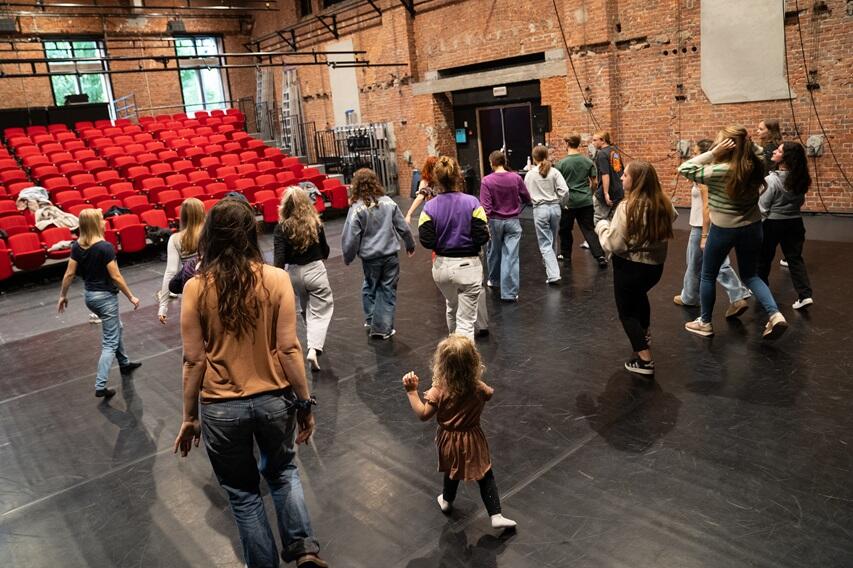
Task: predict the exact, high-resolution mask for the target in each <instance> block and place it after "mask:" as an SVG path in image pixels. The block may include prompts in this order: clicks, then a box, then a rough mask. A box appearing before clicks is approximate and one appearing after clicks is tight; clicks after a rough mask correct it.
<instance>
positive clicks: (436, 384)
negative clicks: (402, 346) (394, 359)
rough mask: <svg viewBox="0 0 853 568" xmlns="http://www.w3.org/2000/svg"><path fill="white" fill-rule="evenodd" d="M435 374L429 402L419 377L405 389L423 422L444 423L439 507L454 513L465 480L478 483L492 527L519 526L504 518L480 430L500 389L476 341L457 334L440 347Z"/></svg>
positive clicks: (407, 379) (439, 439) (410, 377)
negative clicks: (491, 381)
mask: <svg viewBox="0 0 853 568" xmlns="http://www.w3.org/2000/svg"><path fill="white" fill-rule="evenodd" d="M432 373H433V380H432V388H431V389H429V390H428V391H427V392H425V393H424V400H425V401H426V404H424V402H423V401H422V400H421V398H420V396H419V395H418V376H417V375H415V373H414V372H410V373H407V374H406V376H404V377H403V386H405V387H406V392H407V393H408V396H409V404H411V406H412V410H414V412H415V414H416V415H417V416H418V417H419V418H420V419H421V420H423V421H427V420H429V419H430V418H432V417H433V416H435V417H436V421H437V422H438V432H437V434H436V437H435V443H436V445H437V446H438V470H439V471H442V472H444V491H443V492H442V494H441V495H439V496H438V505H439V507H441V510H442V511H443V512H445V513H447V512H448V511H450V508H451V507H452V505H453V500H454V499H455V498H456V490H457V489H458V488H459V482H460V481H477V483H478V484H479V485H480V496H481V497H482V498H483V503H484V504H485V505H486V511H488V513H489V516H490V517H491V522H492V527H493V528H496V529H498V528H502V529H508V528H513V527H515V525H516V523H515V521H513V520H512V519H507V518H506V517H504V516H503V515H501V500H500V496H499V494H498V486H497V484H496V483H495V475H494V473H492V461H491V459H490V458H489V443H488V442H487V441H486V435H485V434H484V433H483V429H482V428H480V414H481V413H482V412H483V408H484V407H485V406H486V402H487V401H488V400H489V399H490V398H492V395H493V394H494V392H495V390H494V389H493V388H492V387H490V386H489V385H487V384H486V383H484V382H483V381H482V380H481V377H482V374H483V366H482V364H481V363H480V353H479V352H478V351H477V348H476V347H475V346H474V342H473V341H471V340H470V339H468V338H467V337H465V336H462V335H451V336H450V337H448V338H447V339H445V340H444V341H442V342H441V343H439V344H438V347H437V348H436V350H435V355H434V356H433V365H432Z"/></svg>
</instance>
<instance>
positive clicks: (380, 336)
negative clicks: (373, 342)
mask: <svg viewBox="0 0 853 568" xmlns="http://www.w3.org/2000/svg"><path fill="white" fill-rule="evenodd" d="M395 333H397V330H396V329H392V330H391V331H389V332H388V333H371V334H370V337H371V339H381V340H383V341H384V340H386V339H391V336H392V335H394V334H395Z"/></svg>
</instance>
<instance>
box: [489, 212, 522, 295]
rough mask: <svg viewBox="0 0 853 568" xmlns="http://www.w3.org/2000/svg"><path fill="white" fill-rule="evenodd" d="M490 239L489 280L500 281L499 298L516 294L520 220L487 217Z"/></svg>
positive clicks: (494, 282) (493, 282)
mask: <svg viewBox="0 0 853 568" xmlns="http://www.w3.org/2000/svg"><path fill="white" fill-rule="evenodd" d="M489 232H490V233H491V240H490V241H489V246H488V260H489V281H491V282H492V284H496V283H500V287H501V298H503V299H504V300H515V297H516V296H518V271H519V270H518V267H519V262H518V245H519V243H521V221H519V220H518V218H515V219H489Z"/></svg>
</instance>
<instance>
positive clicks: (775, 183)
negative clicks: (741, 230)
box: [758, 170, 806, 219]
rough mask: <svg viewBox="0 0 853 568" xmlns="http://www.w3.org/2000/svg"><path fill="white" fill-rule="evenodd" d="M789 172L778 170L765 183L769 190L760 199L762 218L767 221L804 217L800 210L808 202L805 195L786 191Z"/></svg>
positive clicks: (765, 179)
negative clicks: (786, 178)
mask: <svg viewBox="0 0 853 568" xmlns="http://www.w3.org/2000/svg"><path fill="white" fill-rule="evenodd" d="M787 175H788V172H787V171H785V170H776V171H772V172H770V173H769V174H768V175H767V177H766V178H764V181H766V182H767V189H766V190H764V193H762V194H761V197H759V198H758V207H759V209H761V216H762V217H763V218H765V219H796V218H798V217H802V216H803V215H802V213H800V208H801V207H802V206H803V203H804V202H805V200H806V196H805V194H801V195H797V194H796V193H792V192H790V191H787V190H786V189H785V177H786V176H787Z"/></svg>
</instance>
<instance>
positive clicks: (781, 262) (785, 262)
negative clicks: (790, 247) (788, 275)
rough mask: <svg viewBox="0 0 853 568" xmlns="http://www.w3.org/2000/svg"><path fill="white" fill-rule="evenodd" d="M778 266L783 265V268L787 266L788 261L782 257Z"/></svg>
mask: <svg viewBox="0 0 853 568" xmlns="http://www.w3.org/2000/svg"><path fill="white" fill-rule="evenodd" d="M779 266H784V267H785V268H788V261H787V260H785V259H784V258H783V259H782V260H780V261H779Z"/></svg>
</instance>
